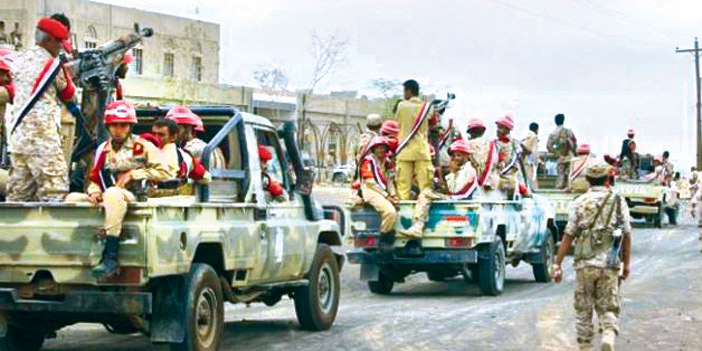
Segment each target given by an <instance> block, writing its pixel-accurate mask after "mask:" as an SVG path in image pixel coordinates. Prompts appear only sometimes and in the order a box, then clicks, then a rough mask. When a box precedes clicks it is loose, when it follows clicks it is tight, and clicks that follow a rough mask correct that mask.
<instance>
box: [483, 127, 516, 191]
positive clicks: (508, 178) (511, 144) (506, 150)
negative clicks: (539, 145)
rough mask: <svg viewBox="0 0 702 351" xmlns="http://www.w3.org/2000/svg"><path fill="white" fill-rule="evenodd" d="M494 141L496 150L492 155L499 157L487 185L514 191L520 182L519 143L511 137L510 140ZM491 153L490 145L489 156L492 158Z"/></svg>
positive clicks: (489, 175)
mask: <svg viewBox="0 0 702 351" xmlns="http://www.w3.org/2000/svg"><path fill="white" fill-rule="evenodd" d="M493 143H494V145H495V146H494V148H495V151H494V154H493V156H492V157H497V159H496V160H495V161H494V165H493V166H492V169H491V170H490V172H489V174H488V178H487V181H486V183H485V187H486V188H488V189H491V190H505V191H507V192H513V191H514V190H515V189H517V186H518V183H519V165H518V160H517V157H518V152H519V147H520V146H519V143H518V142H517V141H516V140H514V139H510V141H502V140H498V139H495V140H494V141H493ZM489 154H490V147H489V146H488V155H487V156H486V157H487V158H490V155H489ZM486 162H487V161H486ZM508 195H510V194H508Z"/></svg>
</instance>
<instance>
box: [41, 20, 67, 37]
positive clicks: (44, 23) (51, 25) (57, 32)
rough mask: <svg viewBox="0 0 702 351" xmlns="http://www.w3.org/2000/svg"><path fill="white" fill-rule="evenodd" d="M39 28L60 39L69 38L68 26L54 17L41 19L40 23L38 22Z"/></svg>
mask: <svg viewBox="0 0 702 351" xmlns="http://www.w3.org/2000/svg"><path fill="white" fill-rule="evenodd" d="M37 28H38V29H40V30H41V31H43V32H45V33H46V34H48V35H50V36H52V37H54V38H56V39H58V40H59V41H64V40H67V39H68V38H69V33H68V28H66V26H64V25H63V23H61V22H59V21H57V20H55V19H53V18H49V17H44V18H42V19H40V20H39V23H37Z"/></svg>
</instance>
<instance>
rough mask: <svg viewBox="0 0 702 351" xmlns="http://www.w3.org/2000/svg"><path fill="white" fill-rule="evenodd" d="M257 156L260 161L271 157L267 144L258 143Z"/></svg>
mask: <svg viewBox="0 0 702 351" xmlns="http://www.w3.org/2000/svg"><path fill="white" fill-rule="evenodd" d="M258 158H259V159H261V161H263V162H268V161H270V160H271V159H273V154H272V153H271V150H269V149H268V147H267V146H264V145H259V146H258Z"/></svg>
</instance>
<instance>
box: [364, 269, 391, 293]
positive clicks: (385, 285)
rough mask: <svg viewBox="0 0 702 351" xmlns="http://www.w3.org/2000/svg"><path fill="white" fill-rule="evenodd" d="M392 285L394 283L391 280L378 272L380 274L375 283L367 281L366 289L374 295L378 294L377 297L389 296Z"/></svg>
mask: <svg viewBox="0 0 702 351" xmlns="http://www.w3.org/2000/svg"><path fill="white" fill-rule="evenodd" d="M393 285H395V282H394V281H393V280H392V278H390V277H388V276H387V275H385V274H383V272H380V274H379V275H378V280H377V281H369V282H368V288H369V289H370V291H371V292H372V293H374V294H379V295H388V294H390V292H391V291H392V287H393Z"/></svg>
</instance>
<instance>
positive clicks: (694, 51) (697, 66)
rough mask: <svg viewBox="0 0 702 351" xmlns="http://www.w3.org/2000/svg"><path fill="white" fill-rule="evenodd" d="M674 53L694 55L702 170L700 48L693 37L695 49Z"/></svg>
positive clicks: (699, 164)
mask: <svg viewBox="0 0 702 351" xmlns="http://www.w3.org/2000/svg"><path fill="white" fill-rule="evenodd" d="M675 52H676V53H682V52H690V53H692V54H693V55H695V83H696V85H697V170H700V169H702V101H700V100H701V99H700V97H701V96H700V46H699V44H698V42H697V37H695V48H694V49H685V50H680V49H678V48H675Z"/></svg>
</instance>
